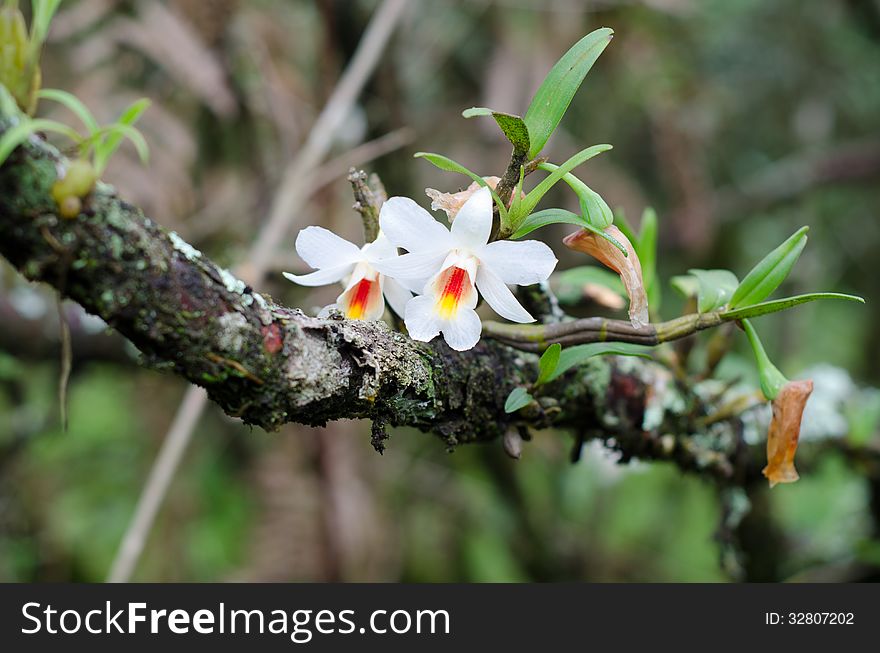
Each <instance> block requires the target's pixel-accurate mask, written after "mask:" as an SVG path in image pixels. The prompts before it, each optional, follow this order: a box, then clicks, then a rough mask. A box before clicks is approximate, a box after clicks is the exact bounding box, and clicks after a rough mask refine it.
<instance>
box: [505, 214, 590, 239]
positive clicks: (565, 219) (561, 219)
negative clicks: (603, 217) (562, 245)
mask: <svg viewBox="0 0 880 653" xmlns="http://www.w3.org/2000/svg"><path fill="white" fill-rule="evenodd" d="M551 224H573V225H577V226H578V227H585V228H586V226H587V222H586V220H584V219H583V217H581V216H579V215H578V214H577V213H572V212H571V211H566V210H565V209H544V210H543V211H537V212H535V213H532V214H531V215H530V216H529V217H527V218H526V219H525V220H523V222H522V224H520V226H519V229H517V230H516V231H515V232H514V233H513V234H512V235H511V236H510V238H511V240H518V239H520V238H522V237H523V236H526V235H528V234H530V233H532V232H533V231H534V230H535V229H540V228H541V227H546V226H547V225H551Z"/></svg>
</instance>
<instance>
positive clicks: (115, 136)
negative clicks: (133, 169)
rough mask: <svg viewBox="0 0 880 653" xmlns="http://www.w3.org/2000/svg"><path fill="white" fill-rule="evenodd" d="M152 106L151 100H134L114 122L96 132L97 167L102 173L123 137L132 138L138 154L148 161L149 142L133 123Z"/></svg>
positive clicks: (144, 160)
mask: <svg viewBox="0 0 880 653" xmlns="http://www.w3.org/2000/svg"><path fill="white" fill-rule="evenodd" d="M149 106H150V101H149V100H148V99H146V98H142V99H140V100H137V101H135V102H132V104H131V105H129V106H128V107H127V108H126V109H125V110H124V111H123V112H122V113H121V114H120V116H119V120H117V121H116V122H115V123H114V124H112V125H108V126H106V127H104V128H102V129H101V130H100V132H98V133H96V137H95V139H94V142H95V169H96V170H97V171H98V174H99V175H100V174H101V173H103V171H104V169H105V168H106V167H107V163H108V162H109V161H110V158H111V157H112V156H113V154H114V153H115V152H116V150H117V149H118V148H119V145H120V144H121V143H122V139H123V138H127V139H128V140H130V141H131V142H132V143H133V144H134V146H135V148H136V149H137V152H138V156H139V157H140V159H141V161H142V162H143V163H146V162H147V160H148V159H149V156H150V150H149V147H148V146H147V142H146V141H145V140H144V137H143V135H142V134H141V133H140V131H139V130H137V129H135V128H134V127H132V125H133V124H134V123H135V122H136V121H137V120H138V118H140V117H141V114H142V113H143V112H144V111H145V110H146V109H147V107H149Z"/></svg>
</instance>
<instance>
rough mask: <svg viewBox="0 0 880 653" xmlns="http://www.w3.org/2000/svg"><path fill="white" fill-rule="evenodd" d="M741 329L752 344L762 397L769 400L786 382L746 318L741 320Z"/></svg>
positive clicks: (774, 396)
mask: <svg viewBox="0 0 880 653" xmlns="http://www.w3.org/2000/svg"><path fill="white" fill-rule="evenodd" d="M742 325H743V329H744V330H745V332H746V336H748V338H749V344H750V345H751V346H752V352H754V354H755V361H756V362H757V363H758V377H759V379H760V381H761V392H762V393H764V397H766V398H767V399H769V400H773V399H776V395H778V394H779V391H780V390H782V386H784V385H785V384H786V383H788V379H786V378H785V377H784V376H783V375H782V372H780V371H779V370H778V369H776V366H775V365H774V364H773V363H772V362H771V361H770V358H769V357H768V356H767V352H766V351H764V345H763V344H761V339H760V338H758V332H757V331H755V327H753V326H752V323H751V322H749V321H748V320H743V321H742Z"/></svg>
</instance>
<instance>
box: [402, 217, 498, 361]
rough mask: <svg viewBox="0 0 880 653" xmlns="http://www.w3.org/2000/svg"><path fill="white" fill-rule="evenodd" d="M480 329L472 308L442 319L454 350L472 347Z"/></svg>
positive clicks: (446, 339) (481, 327)
mask: <svg viewBox="0 0 880 653" xmlns="http://www.w3.org/2000/svg"><path fill="white" fill-rule="evenodd" d="M457 219H458V218H456V220H457ZM414 301H415V300H414ZM482 330H483V324H482V322H480V317H479V316H478V315H477V312H476V311H475V310H474V309H472V308H464V307H462V308H461V309H459V311H458V314H457V315H456V316H455V319H454V320H444V322H443V326H442V331H443V339H444V340H445V341H446V344H447V345H449V346H450V347H452V348H453V349H455V350H456V351H466V350H468V349H471V348H473V346H474V345H476V344H477V343H478V342H479V341H480V332H481V331H482Z"/></svg>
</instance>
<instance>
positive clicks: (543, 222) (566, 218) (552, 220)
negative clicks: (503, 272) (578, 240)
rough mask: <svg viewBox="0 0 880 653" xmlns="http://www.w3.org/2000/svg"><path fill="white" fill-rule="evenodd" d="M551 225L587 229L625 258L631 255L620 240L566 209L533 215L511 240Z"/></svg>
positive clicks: (521, 225)
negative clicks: (568, 225) (571, 225)
mask: <svg viewBox="0 0 880 653" xmlns="http://www.w3.org/2000/svg"><path fill="white" fill-rule="evenodd" d="M551 224H573V225H576V226H578V227H580V228H582V229H587V230H589V231H592V232H593V233H594V234H596V235H597V236H601V237H602V238H604V239H605V240H607V241H608V242H609V243H611V244H612V245H614V246H615V247H616V248H617V249H619V250H620V251H621V252H623V254H624V256H628V255H629V253H628V252H627V251H626V247H624V246H623V244H622V243H621V242H620V241H619V240H617V239H616V238H614V237H613V236H610V235H608V234H607V233H605V232H604V231H603V230H601V229H597V228H596V227H594V226H593V225H591V224H590V223H589V222H587V221H586V220H584V217H583V216H581V215H578V214H577V213H572V212H571V211H566V210H565V209H544V210H543V211H536V212H535V213H532V214H531V215H530V216H529V217H527V218H526V219H525V220H523V222H522V223H521V224H520V226H519V228H518V229H517V230H516V231H515V232H514V233H513V234H512V235H511V236H510V239H511V240H519V239H520V238H522V237H523V236H527V235H528V234H530V233H532V232H533V231H534V230H535V229H540V228H541V227H546V226H547V225H551Z"/></svg>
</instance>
